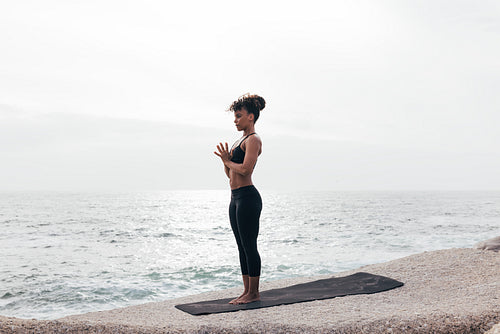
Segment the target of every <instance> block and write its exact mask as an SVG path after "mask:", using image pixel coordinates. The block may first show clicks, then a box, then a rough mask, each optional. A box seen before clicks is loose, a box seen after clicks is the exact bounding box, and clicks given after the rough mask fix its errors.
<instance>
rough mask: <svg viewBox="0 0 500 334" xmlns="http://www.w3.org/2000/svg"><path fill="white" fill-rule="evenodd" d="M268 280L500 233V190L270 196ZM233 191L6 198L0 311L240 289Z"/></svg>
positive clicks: (265, 217) (265, 223) (26, 313)
mask: <svg viewBox="0 0 500 334" xmlns="http://www.w3.org/2000/svg"><path fill="white" fill-rule="evenodd" d="M260 191H261V195H262V198H263V202H264V208H263V211H262V216H261V222H260V235H259V250H260V253H261V257H262V265H263V266H262V276H261V279H262V280H276V279H280V278H289V277H297V276H311V275H321V274H334V273H336V272H339V271H343V270H348V269H355V268H358V267H359V266H362V265H366V264H372V263H377V262H382V261H388V260H392V259H396V258H400V257H403V256H407V255H410V254H414V253H419V252H423V251H431V250H436V249H443V248H452V247H471V246H472V245H474V244H475V243H476V242H478V241H482V240H485V239H488V238H491V237H493V236H497V235H500V192H273V191H266V190H265V189H261V190H260ZM229 199H230V193H229V191H215V190H214V191H165V192H134V193H54V192H51V193H43V192H31V193H2V194H0V227H1V233H0V315H4V316H15V317H20V318H38V319H55V318H58V317H62V316H65V315H70V314H78V313H85V312H91V311H98V310H108V309H113V308H117V307H123V306H128V305H135V304H141V303H145V302H151V301H161V300H165V299H170V298H175V297H180V296H186V295H191V294H196V293H200V292H206V291H212V290H220V289H225V288H229V287H234V286H239V285H241V282H240V271H239V263H238V255H237V248H236V242H235V241H234V238H233V234H232V231H231V228H230V225H229V220H228V215H227V211H228V204H229Z"/></svg>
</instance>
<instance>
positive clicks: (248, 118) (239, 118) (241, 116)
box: [234, 108, 254, 131]
mask: <svg viewBox="0 0 500 334" xmlns="http://www.w3.org/2000/svg"><path fill="white" fill-rule="evenodd" d="M253 119H254V114H249V113H248V111H247V110H246V109H245V108H242V109H240V110H237V111H235V112H234V124H235V125H236V129H238V131H241V130H245V129H246V128H248V127H249V126H250V125H251V124H253Z"/></svg>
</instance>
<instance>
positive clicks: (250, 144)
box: [222, 136, 262, 176]
mask: <svg viewBox="0 0 500 334" xmlns="http://www.w3.org/2000/svg"><path fill="white" fill-rule="evenodd" d="M245 145H246V146H245V159H244V160H243V163H241V164H238V163H235V162H232V161H231V160H230V159H227V160H224V159H223V160H222V161H223V162H224V166H226V167H227V168H229V169H230V170H232V171H234V172H236V173H238V174H240V175H243V176H246V175H250V174H252V172H253V169H254V167H255V164H256V163H257V158H258V157H259V153H260V150H261V147H262V141H261V140H260V138H259V137H257V136H251V137H249V138H248V139H247V140H246V142H245ZM226 148H227V147H226Z"/></svg>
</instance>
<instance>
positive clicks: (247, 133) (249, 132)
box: [243, 126, 255, 136]
mask: <svg viewBox="0 0 500 334" xmlns="http://www.w3.org/2000/svg"><path fill="white" fill-rule="evenodd" d="M254 132H255V127H254V126H252V127H249V128H248V129H245V130H243V136H248V135H249V134H251V133H254Z"/></svg>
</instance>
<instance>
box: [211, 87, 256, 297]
mask: <svg viewBox="0 0 500 334" xmlns="http://www.w3.org/2000/svg"><path fill="white" fill-rule="evenodd" d="M265 106H266V101H265V100H264V99H263V98H262V97H260V96H258V95H249V94H246V95H243V96H242V97H240V98H239V99H238V100H236V101H234V102H233V103H232V104H231V106H230V107H229V111H233V112H234V123H235V125H236V129H238V131H243V136H242V137H241V138H240V139H239V140H238V141H236V143H234V145H233V147H232V148H231V150H229V148H228V145H227V143H225V145H222V143H219V145H217V150H218V152H214V153H215V154H216V155H217V156H219V157H220V158H221V160H222V162H223V164H224V171H225V172H226V175H227V177H228V178H229V185H230V187H231V203H230V204H229V220H230V221H231V228H232V229H233V233H234V237H235V238H236V243H237V244H238V252H239V256H240V266H241V274H242V276H243V286H244V291H243V294H242V295H241V296H239V297H238V298H235V299H233V300H232V301H230V302H229V303H230V304H247V303H251V302H255V301H258V300H260V295H259V278H260V256H259V252H258V251H257V236H258V234H259V218H260V212H261V210H262V199H261V197H260V194H259V192H258V191H257V189H256V188H255V187H254V186H253V183H252V172H253V169H254V167H255V164H256V162H257V157H258V156H259V155H260V154H261V153H262V141H261V140H260V137H259V136H258V135H257V134H256V133H255V122H256V121H257V119H258V118H259V115H260V111H261V110H262V109H264V107H265Z"/></svg>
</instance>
